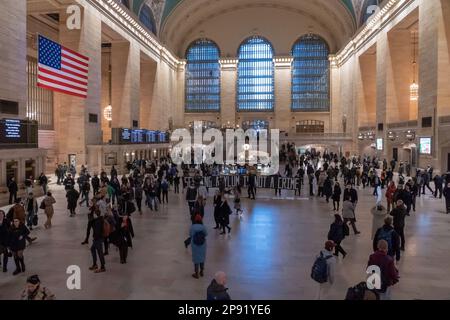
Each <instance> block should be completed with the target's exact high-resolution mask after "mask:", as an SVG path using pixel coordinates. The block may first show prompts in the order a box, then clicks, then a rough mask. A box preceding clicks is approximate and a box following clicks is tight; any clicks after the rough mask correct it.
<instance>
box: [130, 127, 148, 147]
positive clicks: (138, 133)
mask: <svg viewBox="0 0 450 320" xmlns="http://www.w3.org/2000/svg"><path fill="white" fill-rule="evenodd" d="M144 137H145V135H144V130H132V131H131V143H134V144H140V143H145V140H144Z"/></svg>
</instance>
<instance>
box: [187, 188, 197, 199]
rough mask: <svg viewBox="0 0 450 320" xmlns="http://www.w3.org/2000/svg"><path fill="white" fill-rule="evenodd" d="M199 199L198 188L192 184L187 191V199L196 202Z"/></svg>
mask: <svg viewBox="0 0 450 320" xmlns="http://www.w3.org/2000/svg"><path fill="white" fill-rule="evenodd" d="M196 199H197V189H196V188H195V187H193V186H190V187H189V188H188V189H187V191H186V201H188V202H194V201H195V200H196Z"/></svg>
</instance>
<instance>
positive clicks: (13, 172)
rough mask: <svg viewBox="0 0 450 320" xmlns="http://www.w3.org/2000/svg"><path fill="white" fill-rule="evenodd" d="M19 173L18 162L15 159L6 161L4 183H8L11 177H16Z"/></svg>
mask: <svg viewBox="0 0 450 320" xmlns="http://www.w3.org/2000/svg"><path fill="white" fill-rule="evenodd" d="M18 174H19V162H17V161H9V162H6V183H9V181H10V180H11V178H16V182H17V176H18Z"/></svg>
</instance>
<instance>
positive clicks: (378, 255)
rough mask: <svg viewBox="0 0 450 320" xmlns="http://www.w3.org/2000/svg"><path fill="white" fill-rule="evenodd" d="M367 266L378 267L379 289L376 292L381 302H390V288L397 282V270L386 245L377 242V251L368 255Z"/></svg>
mask: <svg viewBox="0 0 450 320" xmlns="http://www.w3.org/2000/svg"><path fill="white" fill-rule="evenodd" d="M367 265H368V266H378V267H379V268H380V271H381V274H380V276H381V289H380V290H378V292H379V294H380V299H381V300H390V298H391V287H392V286H393V285H395V284H396V283H397V282H398V281H399V274H398V270H397V268H396V267H395V263H394V259H393V258H392V257H391V256H389V255H388V243H387V241H385V240H380V241H378V250H377V251H376V252H375V253H373V254H372V255H370V257H369V262H368V264H367Z"/></svg>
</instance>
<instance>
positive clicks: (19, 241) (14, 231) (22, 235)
mask: <svg viewBox="0 0 450 320" xmlns="http://www.w3.org/2000/svg"><path fill="white" fill-rule="evenodd" d="M29 234H30V230H28V228H27V227H26V226H25V225H24V224H23V223H21V224H20V225H19V227H18V228H16V227H15V226H12V227H11V229H10V233H9V248H10V249H11V251H13V252H17V251H22V250H25V247H26V237H27V236H28V235H29Z"/></svg>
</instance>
